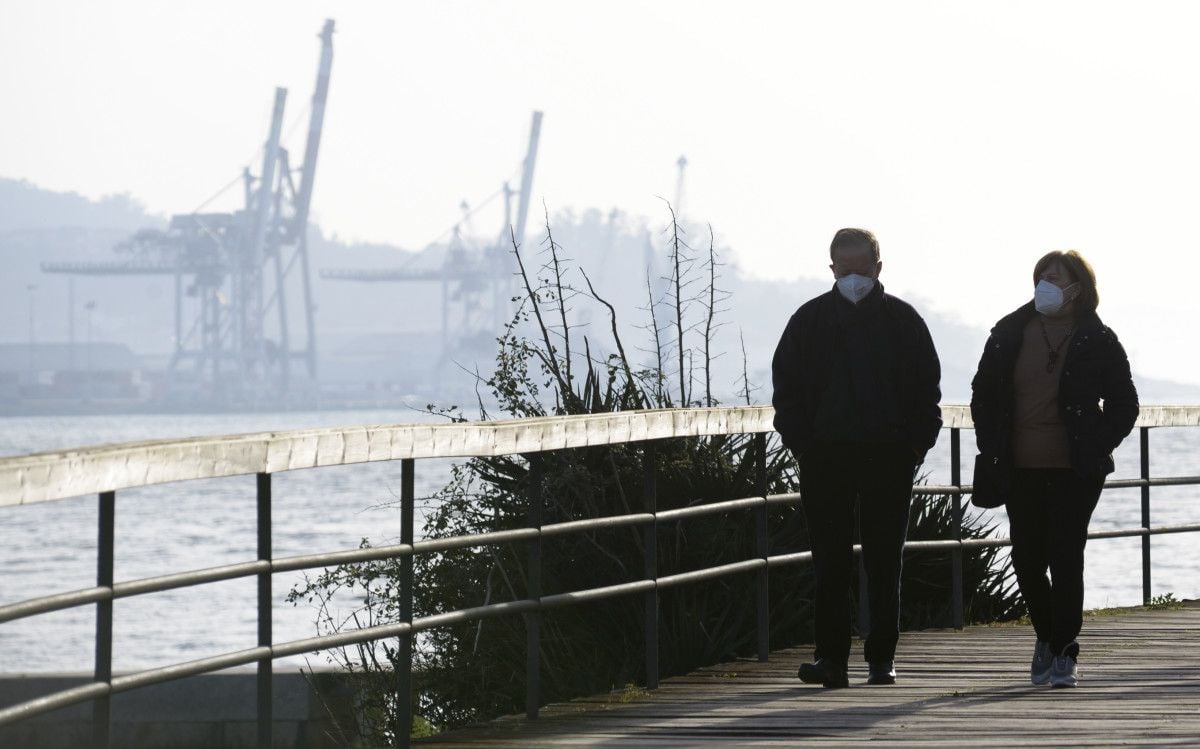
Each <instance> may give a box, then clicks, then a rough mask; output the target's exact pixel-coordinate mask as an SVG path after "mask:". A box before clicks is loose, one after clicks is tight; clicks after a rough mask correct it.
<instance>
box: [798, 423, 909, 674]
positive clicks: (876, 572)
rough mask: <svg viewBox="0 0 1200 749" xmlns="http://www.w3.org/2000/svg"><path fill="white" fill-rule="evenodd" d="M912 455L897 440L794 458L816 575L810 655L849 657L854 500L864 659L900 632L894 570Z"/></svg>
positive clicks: (880, 656)
mask: <svg viewBox="0 0 1200 749" xmlns="http://www.w3.org/2000/svg"><path fill="white" fill-rule="evenodd" d="M914 464H915V459H914V457H913V455H912V452H911V451H910V450H909V449H908V448H907V447H905V446H903V445H883V446H863V445H847V446H838V447H823V448H814V449H812V450H810V451H808V452H807V453H805V454H804V456H803V457H802V459H801V461H800V495H801V503H802V504H803V506H804V514H805V516H806V517H807V519H808V533H809V539H810V541H811V544H812V562H813V571H814V573H815V575H816V601H815V604H816V616H815V627H814V629H815V633H814V634H815V637H814V639H815V640H816V657H817V658H827V659H829V660H832V661H835V662H838V663H845V662H846V661H847V660H848V659H849V656H850V580H851V575H852V574H853V573H854V569H855V567H854V554H853V549H852V546H853V544H854V505H855V500H856V499H857V500H858V503H859V507H860V514H861V522H860V525H861V537H862V547H863V567H864V568H865V571H866V578H867V600H868V606H869V608H870V625H869V626H870V632H869V634H868V635H867V640H866V646H865V656H866V660H867V661H868V662H870V663H878V662H885V661H891V660H894V659H895V656H896V642H897V640H899V638H900V570H901V561H902V560H901V556H902V554H903V550H904V539H905V536H906V535H907V533H908V511H909V508H910V507H911V506H912V482H913V468H914Z"/></svg>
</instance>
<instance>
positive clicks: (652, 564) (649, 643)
mask: <svg viewBox="0 0 1200 749" xmlns="http://www.w3.org/2000/svg"><path fill="white" fill-rule="evenodd" d="M657 452H658V451H657V450H656V449H655V443H654V442H647V443H646V444H645V446H644V447H643V448H642V464H643V465H642V501H643V502H644V504H645V506H646V512H648V513H650V514H652V515H655V516H656V517H655V519H654V520H653V521H652V522H651V523H649V524H647V525H646V527H645V528H643V529H642V557H643V564H642V571H643V577H644V578H645V579H646V580H658V518H657V513H658V454H657ZM642 600H643V603H644V604H645V617H646V688H647V689H658V587H657V586H655V587H654V588H651V589H650V590H647V591H646V593H645V595H644V596H643V599H642Z"/></svg>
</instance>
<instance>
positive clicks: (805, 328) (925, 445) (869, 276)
mask: <svg viewBox="0 0 1200 749" xmlns="http://www.w3.org/2000/svg"><path fill="white" fill-rule="evenodd" d="M829 257H830V260H831V261H832V263H831V264H830V266H829V267H830V269H831V270H832V271H833V277H834V278H835V279H836V283H835V285H834V287H833V289H832V290H830V291H828V292H826V293H824V294H822V295H820V296H818V297H816V298H815V299H811V300H809V301H808V302H807V303H805V304H804V305H803V306H801V307H800V309H799V310H797V311H796V313H795V314H794V315H792V318H791V319H790V320H789V321H788V324H787V328H786V329H785V330H784V332H783V337H782V338H781V339H780V341H779V346H778V348H776V350H775V358H774V361H773V362H772V379H773V382H774V388H775V392H774V396H773V397H772V402H773V404H774V406H775V429H776V431H778V432H779V435H780V436H781V437H782V438H783V444H784V445H786V446H787V447H788V449H790V450H791V451H792V453H793V454H794V455H795V456H796V459H797V460H798V461H799V464H800V496H801V503H802V505H803V507H804V514H805V516H806V518H807V519H808V530H809V538H810V540H811V543H812V562H813V571H814V573H815V575H816V601H815V605H816V620H815V632H814V640H815V642H816V653H815V662H814V663H805V664H803V665H802V666H801V667H800V674H799V675H800V679H801V680H802V681H804V682H805V683H809V684H824V685H825V686H826V687H845V686H848V685H849V681H848V679H847V675H846V662H847V660H848V659H849V656H850V595H849V594H850V578H851V574H852V571H853V564H854V557H853V550H852V546H853V544H854V515H855V512H854V506H855V500H857V501H858V506H859V515H860V523H859V525H860V532H861V538H862V550H863V566H864V567H865V570H866V578H867V600H868V603H869V608H870V623H869V626H870V630H869V633H868V635H867V638H866V645H865V656H866V660H867V663H868V667H869V676H868V679H867V683H868V684H894V683H895V682H896V670H895V666H894V661H895V655H896V642H897V640H898V639H899V636H900V634H899V633H900V568H901V561H902V560H901V555H902V553H903V549H904V539H905V535H906V534H907V532H908V513H909V507H910V506H911V504H912V482H913V476H914V474H915V468H916V466H918V465H919V464H920V463H921V462H922V461H924V459H925V453H926V452H927V451H928V450H929V448H930V447H932V446H933V444H934V442H936V441H937V435H938V430H939V429H941V426H942V417H941V409H940V408H939V406H938V401H939V400H940V398H941V391H940V389H939V385H938V383H939V380H940V379H941V366H940V364H939V363H938V357H937V351H935V350H934V347H933V339H932V338H930V336H929V329H928V328H927V327H926V326H925V321H924V320H922V319H921V316H920V315H918V314H917V312H916V310H914V309H913V308H912V306H910V305H909V304H907V303H905V302H903V301H901V300H899V299H897V298H896V297H894V296H891V295H889V294H885V293H884V290H883V285H882V284H880V283H879V272H880V271H881V270H882V269H883V263H882V262H880V260H879V242H878V241H877V240H876V239H875V236H874V235H873V234H871V232H869V231H866V230H864V229H842V230H840V231H838V232H837V234H835V235H834V237H833V243H832V244H831V245H830V248H829Z"/></svg>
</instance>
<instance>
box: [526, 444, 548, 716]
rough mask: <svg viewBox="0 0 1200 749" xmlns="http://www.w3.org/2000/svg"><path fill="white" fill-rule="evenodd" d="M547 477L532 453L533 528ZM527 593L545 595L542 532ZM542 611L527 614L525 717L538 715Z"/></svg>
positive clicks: (532, 553)
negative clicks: (543, 586) (543, 484)
mask: <svg viewBox="0 0 1200 749" xmlns="http://www.w3.org/2000/svg"><path fill="white" fill-rule="evenodd" d="M543 481H544V474H543V466H542V456H541V455H540V454H538V453H534V454H532V455H530V456H529V520H528V525H529V527H531V528H541V527H542V503H543V501H544V499H543V497H542V483H543ZM528 567H529V569H528V571H527V573H526V574H527V576H528V579H529V591H528V597H529V598H531V599H534V600H536V599H538V598H541V597H542V537H541V535H540V534H539V535H538V536H537V537H536V538H534V539H533V540H532V541H530V542H529V563H528ZM541 630H542V612H541V611H531V612H529V613H528V614H526V615H525V717H526V718H528V719H529V720H533V719H534V718H537V716H538V703H539V701H540V699H539V697H540V693H541V686H542V683H541V682H542V644H541V635H542V632H541Z"/></svg>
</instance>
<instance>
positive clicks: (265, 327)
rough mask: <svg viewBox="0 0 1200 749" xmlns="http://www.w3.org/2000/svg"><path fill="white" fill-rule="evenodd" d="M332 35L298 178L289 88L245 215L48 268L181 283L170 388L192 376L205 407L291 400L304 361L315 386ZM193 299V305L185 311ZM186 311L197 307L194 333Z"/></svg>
mask: <svg viewBox="0 0 1200 749" xmlns="http://www.w3.org/2000/svg"><path fill="white" fill-rule="evenodd" d="M333 27H334V22H333V21H332V20H326V21H325V24H324V27H323V28H322V30H321V33H320V35H319V38H320V40H321V53H320V62H319V65H318V68H317V81H316V86H315V89H314V92H313V97H312V106H311V110H310V113H309V125H308V138H307V141H306V144H305V149H304V161H303V163H302V165H301V167H300V168H299V169H298V170H294V169H293V168H292V167H291V165H290V161H289V156H288V152H287V150H286V149H285V148H283V147H282V145H281V144H280V135H281V130H282V125H283V112H284V106H285V104H286V101H287V90H286V89H284V88H276V89H275V98H274V106H273V109H272V115H271V126H270V130H269V133H268V136H267V140H266V145H265V147H264V149H263V157H262V166H261V169H260V171H259V174H258V176H257V177H255V176H254V175H252V174H251V173H250V170H249V168H248V167H247V168H246V169H244V170H243V173H242V177H241V181H242V183H243V186H244V189H245V207H244V208H243V209H241V210H238V211H234V212H232V213H187V214H179V215H175V216H173V217H172V218H171V220H170V223H169V224H168V228H167V229H166V230H165V231H159V230H143V231H140V232H138V233H136V234H134V235H133V237H131V238H130V239H129V240H127V241H125V242H122V243H121V244H120V245H118V246H117V247H116V248H115V249H116V250H117V252H118V254H121V255H123V256H124V257H123V258H122V259H119V260H113V261H104V262H56V263H43V264H42V270H43V271H44V272H46V273H70V274H77V275H91V276H114V275H160V276H161V275H166V276H174V278H175V310H174V314H175V350H174V353H173V355H172V357H171V361H170V364H169V366H168V382H169V383H170V382H175V381H178V378H179V375H181V374H182V373H183V372H184V371H185V370H186V369H187V368H190V369H191V371H192V373H193V374H194V377H195V379H197V380H198V381H200V382H201V383H202V384H203V385H205V386H207V388H208V389H209V392H208V393H207V394H206V395H207V396H208V397H206V398H205V400H217V401H224V402H227V403H230V404H242V403H246V402H260V403H261V402H264V401H271V400H279V399H280V397H284V398H286V397H287V395H288V393H289V389H290V388H291V387H292V363H293V361H296V360H299V361H302V362H303V364H304V367H305V370H306V371H307V375H308V378H309V380H310V381H311V382H313V383H315V380H316V376H317V354H316V329H315V320H314V315H313V312H314V304H313V293H312V282H311V276H310V273H309V261H308V214H309V206H310V205H311V202H312V192H313V184H314V179H315V176H316V167H317V153H318V151H319V150H320V145H321V129H322V126H323V123H324V120H325V104H326V100H327V97H328V93H329V76H330V71H331V69H332V64H333ZM297 171H298V172H299V179H300V181H299V184H298V185H297V184H296V182H295V179H294V177H295V173H296V172H297ZM297 276H298V277H299V278H298V282H299V286H300V294H301V296H302V297H303V298H302V303H301V309H302V311H303V315H304V328H305V331H304V333H305V334H304V339H303V345H296V343H295V342H294V340H293V338H294V336H293V334H292V331H291V328H290V323H289V314H288V287H289V281H290V280H292V279H295V278H296V277H297ZM186 299H195V303H194V304H191V305H189V304H186V301H185V300H186ZM185 306H190V307H198V309H196V310H194V311H195V312H196V314H195V317H194V318H193V320H192V323H191V325H190V326H187V329H186V330H185ZM273 315H274V316H275V322H274V324H273V325H272V324H271V322H270V318H271V317H272V316H273Z"/></svg>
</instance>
